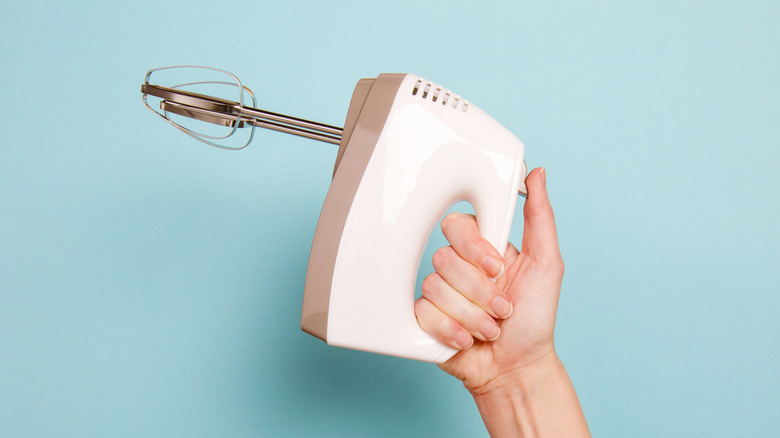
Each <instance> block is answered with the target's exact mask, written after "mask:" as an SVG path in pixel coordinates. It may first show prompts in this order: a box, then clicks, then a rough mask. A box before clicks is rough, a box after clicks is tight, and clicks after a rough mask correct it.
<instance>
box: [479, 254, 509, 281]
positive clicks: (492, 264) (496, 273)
mask: <svg viewBox="0 0 780 438" xmlns="http://www.w3.org/2000/svg"><path fill="white" fill-rule="evenodd" d="M482 269H484V270H485V272H487V274H488V275H490V276H491V277H500V276H501V274H503V273H504V263H503V262H502V261H501V260H499V259H497V258H495V257H491V256H487V257H485V258H484V259H482Z"/></svg>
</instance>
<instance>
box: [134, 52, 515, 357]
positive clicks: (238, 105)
mask: <svg viewBox="0 0 780 438" xmlns="http://www.w3.org/2000/svg"><path fill="white" fill-rule="evenodd" d="M169 68H171V67H166V68H164V69H169ZM176 68H179V67H176ZM158 70H162V69H155V70H150V71H149V73H147V76H146V80H145V82H144V84H143V85H142V87H141V92H142V93H143V99H144V103H145V105H146V106H147V107H148V108H149V109H150V110H152V111H154V112H156V113H157V114H158V115H160V116H161V117H163V118H165V119H166V120H168V121H169V122H170V123H171V124H173V125H174V126H176V127H177V128H179V129H181V130H183V131H184V132H185V133H187V134H189V135H191V136H193V137H194V138H196V139H198V140H200V141H203V142H205V143H208V144H211V145H213V146H218V147H223V146H222V145H220V144H216V143H215V141H214V139H218V138H224V137H227V136H229V135H232V134H233V133H235V132H236V131H237V129H238V128H244V127H248V126H251V127H252V129H254V127H255V126H259V127H264V128H269V129H274V130H277V131H282V132H287V133H291V134H296V135H300V136H304V137H307V138H312V139H316V140H321V141H325V142H329V143H334V144H338V145H339V150H338V154H337V157H336V164H335V169H334V172H333V181H332V183H331V185H330V189H329V190H328V194H327V196H326V198H325V203H324V205H323V207H322V213H321V214H320V218H319V222H318V223H317V228H316V231H315V234H314V241H313V243H312V250H311V255H310V258H309V266H308V270H307V273H306V285H305V289H304V296H303V311H302V315H301V328H302V329H303V330H304V331H305V332H307V333H309V334H311V335H314V336H316V337H318V338H320V339H322V340H323V341H325V342H327V343H328V344H329V345H335V346H340V347H345V348H352V349H358V350H365V351H371V352H375V353H380V354H388V355H393V356H399V357H405V358H410V359H417V360H423V361H428V362H437V363H440V362H444V361H446V360H447V359H449V358H450V357H452V355H454V354H455V353H457V350H455V349H452V348H450V347H448V346H446V345H443V344H441V343H439V342H437V341H436V340H435V339H434V338H432V337H431V336H430V335H428V334H427V333H425V332H424V331H423V330H422V329H421V328H420V326H419V325H418V323H417V320H416V318H415V315H414V288H415V280H416V277H417V269H418V266H419V263H420V260H421V257H422V254H423V251H424V248H425V244H426V242H427V241H428V238H429V236H430V234H431V232H432V230H433V228H434V227H435V226H436V224H437V223H438V222H439V220H440V218H441V217H442V215H443V214H444V213H445V212H446V211H447V209H448V208H449V207H451V206H452V205H453V204H454V203H456V202H458V201H462V200H465V201H467V202H469V203H471V204H472V206H473V207H474V211H475V213H476V217H477V223H478V225H479V230H480V233H481V234H482V236H483V237H484V238H485V239H486V240H488V241H489V242H490V243H492V244H493V245H494V246H495V247H496V248H498V250H499V252H501V253H503V251H504V249H505V248H506V245H507V241H508V238H509V230H510V227H511V224H512V217H513V215H514V210H515V205H516V202H517V194H518V193H520V194H521V195H525V194H526V187H525V176H526V166H525V162H524V161H523V143H522V142H520V140H518V139H517V138H516V137H515V136H514V135H513V134H512V133H510V132H509V131H508V130H507V129H506V128H505V127H504V126H502V125H501V124H499V123H498V122H497V121H495V120H494V119H493V118H492V117H490V116H489V115H488V114H486V113H485V112H483V111H482V110H480V109H479V108H478V107H476V106H475V105H474V104H472V103H470V102H468V101H466V100H464V99H463V98H462V97H461V96H459V95H457V94H455V93H453V92H452V91H450V90H447V89H445V88H443V87H441V86H439V85H437V84H435V83H433V82H430V81H427V80H425V79H422V78H420V77H419V76H415V75H412V74H381V75H379V76H378V77H377V78H372V79H361V80H360V81H358V83H357V86H356V87H355V91H354V93H353V95H352V100H351V102H350V105H349V109H348V111H347V118H346V122H345V126H344V129H343V130H342V129H340V128H337V127H334V126H329V125H324V124H321V123H316V122H311V121H307V120H303V119H299V118H294V117H289V116H284V115H281V114H277V113H271V112H268V111H263V110H258V109H256V108H253V107H247V106H244V105H243V95H244V91H246V92H248V93H250V94H251V91H249V89H248V88H246V87H244V86H243V85H242V84H241V82H240V81H239V80H238V78H237V77H235V76H234V75H232V74H230V73H227V72H224V71H221V70H216V69H210V70H216V71H219V72H222V73H225V74H227V75H229V76H230V77H231V79H233V80H232V81H225V82H220V81H207V82H197V84H203V83H221V84H230V85H234V86H236V87H238V89H239V90H241V91H240V93H239V96H240V98H239V99H236V100H237V101H231V100H227V99H222V98H216V97H213V96H208V95H204V94H200V93H195V92H192V91H188V90H186V89H185V88H186V87H185V86H187V85H192V84H196V83H195V82H191V83H187V84H181V85H176V86H173V87H161V86H158V85H153V84H151V83H150V82H149V78H150V76H151V74H152V73H153V72H155V71H158ZM148 96H155V97H156V98H158V99H160V109H161V111H162V112H160V111H156V110H155V109H154V108H152V107H151V106H150V105H149V102H148ZM252 98H253V100H254V95H252ZM171 114H178V115H179V116H184V117H187V118H192V119H196V120H199V121H202V122H207V123H211V124H217V125H220V126H223V127H227V129H229V130H230V132H229V134H227V135H225V136H221V137H217V136H208V135H201V134H199V133H197V132H194V131H193V130H191V129H188V128H185V127H183V126H181V125H180V124H179V123H177V122H175V121H173V120H172V119H171V118H170V116H171ZM253 132H254V131H252V134H250V136H249V141H251V139H252V135H253ZM249 141H247V142H246V144H244V145H243V146H241V147H238V148H234V149H240V148H243V147H245V146H246V145H247V144H248V143H249ZM369 254H372V255H377V254H379V255H381V256H382V259H383V260H382V261H381V262H379V263H373V264H367V263H366V259H367V256H368V255H369Z"/></svg>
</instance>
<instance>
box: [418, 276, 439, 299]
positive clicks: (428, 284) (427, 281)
mask: <svg viewBox="0 0 780 438" xmlns="http://www.w3.org/2000/svg"><path fill="white" fill-rule="evenodd" d="M441 281H442V278H441V276H439V274H437V273H435V272H434V273H433V274H429V275H427V276H426V277H425V278H424V279H423V282H422V284H421V285H420V289H421V291H422V295H423V297H425V298H429V299H430V298H432V297H435V296H436V295H437V292H438V291H439V285H440V284H441Z"/></svg>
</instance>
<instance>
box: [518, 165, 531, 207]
mask: <svg viewBox="0 0 780 438" xmlns="http://www.w3.org/2000/svg"><path fill="white" fill-rule="evenodd" d="M520 171H521V172H522V173H523V175H525V176H524V177H523V182H521V183H520V187H519V188H518V190H517V194H518V195H520V196H522V197H524V198H527V197H528V187H526V186H525V178H526V177H527V176H528V167H526V165H525V160H523V166H522V167H521V168H520Z"/></svg>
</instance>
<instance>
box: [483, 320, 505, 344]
mask: <svg viewBox="0 0 780 438" xmlns="http://www.w3.org/2000/svg"><path fill="white" fill-rule="evenodd" d="M479 332H480V333H481V334H482V336H484V337H485V339H487V340H488V341H495V340H496V339H498V337H499V336H500V335H501V329H500V328H498V326H497V325H496V323H494V322H493V321H488V322H485V323H484V324H482V328H480V329H479Z"/></svg>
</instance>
